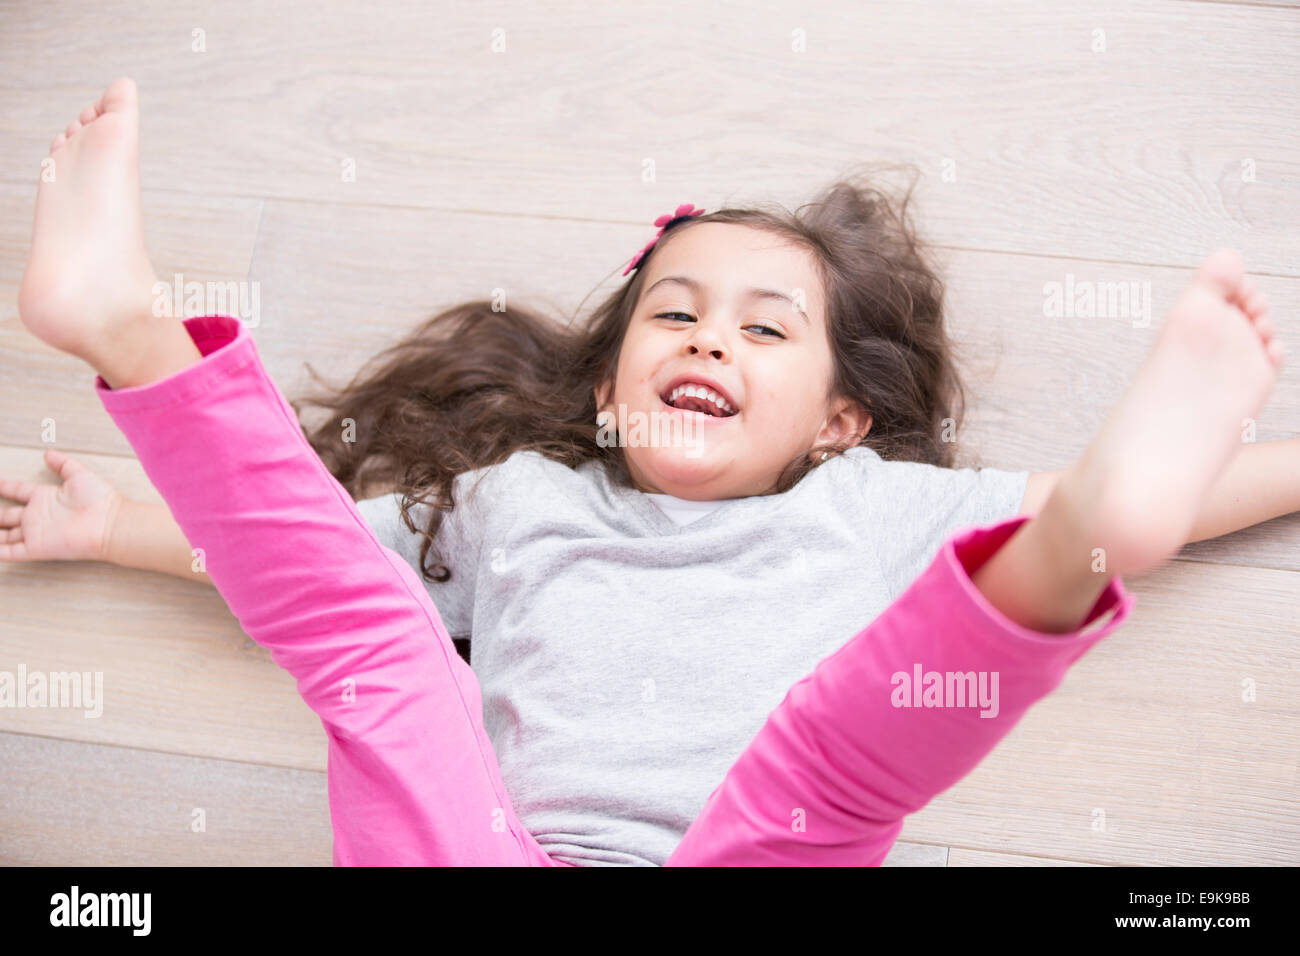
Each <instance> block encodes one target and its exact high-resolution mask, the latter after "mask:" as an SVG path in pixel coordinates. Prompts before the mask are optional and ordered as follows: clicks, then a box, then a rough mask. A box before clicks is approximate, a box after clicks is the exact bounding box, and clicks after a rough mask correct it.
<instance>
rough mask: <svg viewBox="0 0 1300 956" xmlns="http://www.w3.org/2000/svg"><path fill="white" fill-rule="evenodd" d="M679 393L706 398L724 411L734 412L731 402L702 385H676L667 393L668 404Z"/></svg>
mask: <svg viewBox="0 0 1300 956" xmlns="http://www.w3.org/2000/svg"><path fill="white" fill-rule="evenodd" d="M681 395H693V396H695V397H696V398H706V399H708V400H709V401H711V402H712V403H713V404H714V405H717V406H718V408H720V409H722V410H723V411H724V412H728V413H730V412H734V411H735V409H734V408H732V406H731V403H730V402H728V401H727V400H726V399H725V398H723V397H722V396H721V395H719V394H718V393H717V392H715V391H713V390H712V389H708V388H705V387H704V386H703V385H678V386H677V387H676V388H674V389H673V390H672V392H671V393H669V395H668V404H669V405H671V404H672V403H673V402H675V401H676V400H677V399H678V397H679V396H681Z"/></svg>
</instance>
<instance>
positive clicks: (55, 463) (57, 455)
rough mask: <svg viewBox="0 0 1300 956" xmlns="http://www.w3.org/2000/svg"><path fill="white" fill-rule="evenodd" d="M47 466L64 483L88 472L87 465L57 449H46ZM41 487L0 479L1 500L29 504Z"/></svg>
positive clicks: (33, 483) (29, 483) (30, 482)
mask: <svg viewBox="0 0 1300 956" xmlns="http://www.w3.org/2000/svg"><path fill="white" fill-rule="evenodd" d="M45 464H46V465H47V466H48V467H49V469H50V471H52V472H54V473H55V474H56V475H58V476H59V477H60V478H62V479H63V480H64V481H67V480H68V479H69V478H71V477H72V476H73V475H75V474H77V473H78V472H81V471H85V470H86V466H85V465H83V464H82V463H81V462H79V461H77V459H75V458H73V457H72V456H71V455H67V454H65V453H64V452H61V451H59V450H58V449H57V448H47V449H45ZM39 487H40V485H38V484H37V483H36V482H34V481H15V480H13V479H12V478H0V498H12V499H13V500H14V501H20V502H22V503H23V504H27V502H29V501H31V500H32V495H33V494H35V492H36V489H37V488H39ZM19 510H21V509H19ZM6 513H7V512H6ZM11 523H12V522H11ZM0 527H4V523H3V519H0Z"/></svg>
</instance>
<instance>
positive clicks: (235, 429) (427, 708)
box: [95, 316, 568, 866]
mask: <svg viewBox="0 0 1300 956" xmlns="http://www.w3.org/2000/svg"><path fill="white" fill-rule="evenodd" d="M184 327H185V329H186V330H187V332H188V333H189V335H190V336H191V338H192V340H193V343H194V345H195V346H196V347H197V349H198V352H199V353H200V355H201V356H202V358H201V359H200V360H199V361H198V362H197V363H196V364H194V365H191V366H189V367H188V368H185V369H183V370H181V371H179V372H177V373H175V374H173V375H171V376H169V377H167V378H164V379H162V380H160V381H156V382H152V383H150V384H146V385H141V386H136V387H129V388H121V389H109V388H108V387H107V385H106V384H105V383H104V381H103V379H102V378H98V379H96V383H95V385H96V390H97V393H98V395H99V397H100V400H101V401H102V403H103V405H104V407H105V408H106V409H107V410H108V412H109V414H110V415H111V416H112V418H113V420H114V422H116V423H117V425H118V427H119V428H121V430H122V431H123V433H124V434H125V435H126V437H127V439H128V440H129V441H130V442H131V446H132V447H133V448H134V449H135V451H136V453H137V454H138V456H139V458H140V462H141V464H142V465H143V466H144V469H145V472H146V473H147V474H148V475H149V478H150V480H151V481H153V483H154V485H155V486H156V487H157V488H158V490H159V492H160V493H161V494H162V496H163V498H164V499H165V500H166V502H167V504H168V506H169V507H170V508H171V510H172V513H173V514H174V515H175V517H176V521H177V523H178V524H179V525H180V527H181V529H182V530H183V531H184V532H185V535H186V539H187V540H188V541H189V542H190V544H191V545H192V546H193V547H194V548H195V550H196V553H197V552H198V551H200V550H201V551H202V553H203V559H204V562H205V564H206V570H207V572H208V574H209V575H210V576H211V578H212V581H213V583H214V584H215V585H216V586H217V589H218V591H220V592H221V596H222V597H223V598H224V599H225V600H226V603H227V604H228V605H229V607H230V609H231V611H232V612H233V613H234V614H235V616H236V617H237V618H238V619H239V622H240V624H241V625H242V626H243V628H244V630H245V631H246V632H247V633H248V635H249V636H250V637H252V638H253V640H255V641H257V642H258V643H259V644H261V645H263V646H264V647H267V648H269V649H270V651H271V656H272V657H273V658H274V660H275V662H276V663H277V664H279V665H280V666H281V667H283V668H285V669H286V670H287V671H289V672H290V673H291V674H293V676H294V677H295V678H296V680H297V682H298V691H299V693H300V694H302V697H303V700H305V701H306V702H307V704H308V705H309V706H310V707H311V708H312V710H314V711H315V712H316V713H317V714H318V715H319V716H320V718H321V722H322V724H323V725H324V727H325V732H326V737H327V740H328V743H329V794H330V814H331V818H332V820H333V825H334V861H335V863H336V864H340V865H349V864H366V865H393V864H427V865H510V866H518V865H524V866H528V865H568V864H561V863H560V862H559V861H556V860H552V859H551V858H550V857H549V856H548V855H547V854H546V852H545V851H544V850H542V848H541V847H540V846H539V845H538V843H537V841H536V840H535V839H534V838H533V836H532V835H531V834H530V833H528V832H527V831H526V830H525V829H524V827H523V826H522V824H521V823H520V822H519V819H518V818H517V817H516V815H515V812H514V809H513V808H512V807H511V805H510V800H509V798H508V797H507V795H506V791H505V786H504V784H503V783H502V780H501V772H500V769H499V767H498V765H497V760H496V755H495V754H494V753H493V750H492V745H491V743H490V742H489V740H488V738H487V734H486V733H485V731H484V728H483V719H482V701H481V696H480V692H479V686H478V681H477V679H476V678H475V676H474V673H473V671H471V670H470V668H469V666H468V665H467V664H466V663H465V662H464V660H462V659H461V657H460V655H459V654H458V653H457V652H456V649H455V646H454V645H453V644H452V641H451V638H450V637H449V636H448V634H447V631H446V629H445V628H444V626H443V623H442V619H441V618H440V617H439V615H438V611H437V608H436V607H435V606H434V604H433V603H432V601H431V600H430V599H429V595H428V592H427V591H426V590H425V588H424V586H423V584H422V583H421V582H420V580H419V578H418V577H417V575H416V573H415V571H414V570H413V569H412V568H411V566H410V565H408V564H407V563H406V562H405V561H404V560H402V559H401V557H400V556H398V555H396V554H395V553H393V552H392V551H391V550H389V549H388V548H386V547H384V546H383V545H381V544H380V543H379V541H378V540H377V539H376V538H375V536H374V533H373V532H372V531H371V530H370V528H369V526H368V525H367V524H366V523H365V521H364V520H363V519H362V518H361V516H360V515H359V514H358V512H357V510H356V507H355V505H354V503H353V501H352V499H351V497H350V496H349V495H348V494H347V492H346V491H344V490H343V488H342V486H340V485H339V483H338V482H337V481H335V480H334V478H333V477H332V476H331V475H330V474H329V472H328V471H327V470H326V468H325V466H324V464H323V463H322V462H321V460H320V458H319V457H317V455H316V453H315V452H314V451H313V450H312V448H311V446H310V445H308V444H307V441H306V439H305V438H304V437H303V433H302V429H301V427H300V426H299V423H298V421H297V417H296V416H295V415H294V412H293V410H292V408H291V407H290V406H289V404H288V403H287V402H286V401H285V400H284V397H283V396H282V395H281V394H280V392H279V390H278V389H277V388H276V387H275V385H274V384H273V383H272V382H271V380H270V378H269V377H268V376H267V374H266V372H265V370H264V369H263V367H262V363H261V360H260V358H259V357H258V354H257V351H256V349H255V348H254V345H253V340H252V338H251V337H250V336H249V334H248V332H247V331H246V330H245V329H244V328H243V327H242V326H241V325H240V323H239V322H238V320H236V319H233V318H229V317H224V316H207V317H203V318H192V319H186V320H185V321H184Z"/></svg>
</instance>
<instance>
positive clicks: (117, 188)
mask: <svg viewBox="0 0 1300 956" xmlns="http://www.w3.org/2000/svg"><path fill="white" fill-rule="evenodd" d="M139 127H140V112H139V106H138V101H137V96H136V88H135V83H134V82H133V81H132V80H131V79H129V78H127V77H123V78H121V79H118V80H115V81H114V82H113V83H112V84H110V85H109V87H108V88H107V89H106V90H104V95H103V96H102V97H100V99H99V100H98V101H97V102H95V103H93V104H91V105H90V106H87V107H86V108H85V109H84V110H82V112H81V115H80V116H79V117H78V118H77V119H74V120H73V121H72V122H71V123H70V124H68V128H67V130H66V131H64V132H62V133H59V134H58V135H57V136H55V137H54V140H53V142H52V143H51V144H50V159H51V160H52V163H49V162H47V163H46V164H45V165H44V166H43V167H42V176H41V182H40V185H39V187H38V189H37V192H36V216H35V222H34V224H33V227H32V248H31V254H30V256H29V257H28V260H27V267H26V269H25V270H24V272H23V280H22V286H21V287H20V288H19V291H18V314H19V317H20V318H21V319H22V322H23V324H24V325H25V326H26V327H27V328H28V329H29V330H30V331H31V333H32V334H33V335H35V336H36V337H37V338H39V339H41V340H43V341H45V342H47V343H49V344H50V345H52V346H54V347H55V348H58V349H61V350H63V351H65V352H71V353H72V354H74V355H80V356H81V357H83V358H86V357H88V353H93V352H94V350H95V349H96V348H97V347H98V346H99V343H102V342H105V341H108V340H111V338H112V336H113V334H114V330H115V329H117V328H119V327H121V326H123V325H125V324H126V323H127V322H129V321H130V320H132V319H135V318H138V317H139V316H141V315H144V316H149V315H151V314H152V311H151V310H152V306H153V286H154V283H155V282H156V281H157V276H156V274H155V272H154V269H153V266H152V265H151V264H150V262H149V254H148V252H147V251H146V249H145V241H144V227H143V224H142V222H141V215H140V159H139ZM51 165H52V175H51V171H47V167H50V166H51Z"/></svg>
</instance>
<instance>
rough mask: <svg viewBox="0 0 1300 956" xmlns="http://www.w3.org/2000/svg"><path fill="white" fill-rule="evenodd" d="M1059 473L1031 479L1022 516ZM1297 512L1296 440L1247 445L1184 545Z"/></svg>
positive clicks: (1299, 470)
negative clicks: (1187, 542)
mask: <svg viewBox="0 0 1300 956" xmlns="http://www.w3.org/2000/svg"><path fill="white" fill-rule="evenodd" d="M1062 474H1063V472H1060V471H1044V472H1038V473H1036V474H1031V475H1030V476H1029V481H1028V483H1027V484H1026V486H1025V497H1024V501H1023V502H1022V503H1021V506H1020V510H1021V513H1023V514H1030V515H1035V514H1038V512H1039V511H1040V510H1041V509H1042V506H1043V503H1044V502H1045V501H1046V500H1047V498H1048V496H1050V495H1051V493H1052V489H1053V488H1054V487H1055V486H1056V482H1057V480H1058V479H1059V478H1060V476H1061V475H1062ZM1295 511H1300V438H1287V439H1285V440H1283V441H1270V442H1258V443H1256V442H1248V443H1246V444H1244V445H1242V448H1241V450H1240V451H1239V452H1237V455H1236V457H1235V458H1233V459H1232V461H1230V462H1229V463H1228V466H1227V468H1225V469H1224V472H1223V474H1222V475H1220V476H1219V480H1218V482H1217V483H1216V484H1215V485H1214V487H1213V489H1212V490H1211V491H1210V493H1209V495H1208V496H1207V497H1206V501H1205V504H1204V505H1203V507H1202V509H1201V513H1200V514H1199V515H1197V517H1196V521H1195V523H1194V524H1193V525H1192V530H1191V532H1190V534H1189V535H1188V537H1187V540H1188V541H1189V542H1192V541H1203V540H1204V539H1206V538H1217V537H1219V536H1220V535H1224V534H1230V533H1232V532H1233V531H1239V530H1241V529H1242V528H1248V527H1250V526H1251V525H1255V524H1259V523H1260V522H1263V521H1269V520H1271V519H1273V518H1277V517H1280V516H1282V515H1287V514H1291V513H1292V512H1295Z"/></svg>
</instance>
